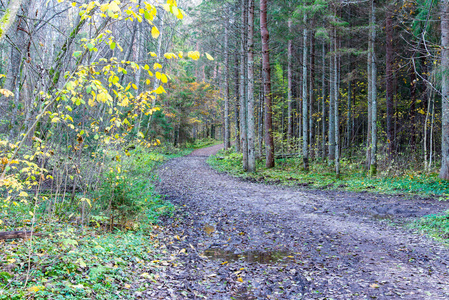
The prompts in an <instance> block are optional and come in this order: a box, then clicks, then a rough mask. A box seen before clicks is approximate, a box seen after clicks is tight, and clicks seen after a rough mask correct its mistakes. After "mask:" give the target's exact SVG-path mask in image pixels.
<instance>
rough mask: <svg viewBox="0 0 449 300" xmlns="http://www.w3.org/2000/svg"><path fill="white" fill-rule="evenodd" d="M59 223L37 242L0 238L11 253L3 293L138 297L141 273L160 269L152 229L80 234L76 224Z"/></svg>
mask: <svg viewBox="0 0 449 300" xmlns="http://www.w3.org/2000/svg"><path fill="white" fill-rule="evenodd" d="M57 229H58V232H57V233H55V234H52V235H51V236H49V237H46V238H36V239H34V240H33V241H32V243H31V242H30V241H27V242H23V241H19V242H4V243H2V244H0V248H1V250H2V251H5V252H4V253H7V255H6V256H5V257H3V261H2V262H1V264H2V272H0V299H29V298H33V297H34V299H48V298H50V299H119V298H120V299H122V298H128V299H133V297H132V293H134V292H135V291H137V290H144V289H145V286H144V283H142V282H141V283H137V280H136V279H137V278H142V277H141V274H143V273H151V270H152V271H153V272H155V270H156V268H155V267H154V265H155V264H154V263H152V261H153V260H155V259H156V258H157V257H158V254H157V252H156V251H155V249H154V246H153V243H152V242H151V239H150V238H151V234H150V233H143V232H131V231H128V232H115V233H101V234H99V233H98V232H96V231H94V230H86V231H84V233H83V234H82V235H80V234H79V233H77V230H76V228H74V227H73V226H70V225H66V226H63V227H62V226H61V227H58V228H57ZM30 248H32V249H33V251H32V254H31V255H29V249H30ZM28 266H30V270H29V273H28ZM27 277H28V278H29V280H28V282H27V280H26V278H27Z"/></svg>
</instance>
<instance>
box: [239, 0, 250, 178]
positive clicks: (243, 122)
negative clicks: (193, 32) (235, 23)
mask: <svg viewBox="0 0 449 300" xmlns="http://www.w3.org/2000/svg"><path fill="white" fill-rule="evenodd" d="M247 3H248V0H242V3H241V11H242V30H241V37H240V38H241V40H242V44H241V48H240V55H241V62H240V140H241V143H240V146H241V150H242V153H243V170H244V171H247V170H248V128H247V103H246V100H247V99H246V93H245V89H246V78H245V73H246V64H245V62H246V59H245V57H246V54H247V53H246V42H247V41H246V35H247V34H246V33H247V23H248V15H247Z"/></svg>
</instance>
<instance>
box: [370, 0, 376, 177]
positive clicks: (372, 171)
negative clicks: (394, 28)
mask: <svg viewBox="0 0 449 300" xmlns="http://www.w3.org/2000/svg"><path fill="white" fill-rule="evenodd" d="M375 5H376V2H375V0H371V20H372V22H371V25H370V27H371V28H370V29H371V38H370V39H371V49H370V52H371V81H372V82H371V105H372V107H371V113H372V116H371V144H372V146H371V160H370V175H371V176H376V173H377V82H376V81H377V65H376V55H375V52H374V45H375V44H376V43H375V42H376V25H375V22H376V15H375V14H376V6H375Z"/></svg>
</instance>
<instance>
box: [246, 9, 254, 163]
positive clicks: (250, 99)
mask: <svg viewBox="0 0 449 300" xmlns="http://www.w3.org/2000/svg"><path fill="white" fill-rule="evenodd" d="M247 118H248V119H247V121H248V123H247V125H248V172H254V171H256V151H255V150H256V149H255V136H256V134H255V129H254V127H255V126H254V0H248V115H247Z"/></svg>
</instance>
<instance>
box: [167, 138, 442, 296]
mask: <svg viewBox="0 0 449 300" xmlns="http://www.w3.org/2000/svg"><path fill="white" fill-rule="evenodd" d="M221 147H222V145H217V146H214V147H211V148H206V149H200V150H197V151H195V152H193V153H192V154H191V155H190V156H188V157H183V158H177V159H174V160H171V161H169V162H168V163H166V164H165V165H164V166H163V167H162V168H161V169H160V170H159V176H160V178H161V182H160V184H159V187H158V188H159V191H161V192H163V193H164V194H167V195H168V197H169V199H171V200H172V201H173V202H175V203H176V204H179V205H180V206H185V208H183V209H184V212H185V213H187V215H186V216H185V217H184V218H183V219H182V220H178V221H175V222H174V224H176V225H175V227H176V228H177V229H179V230H181V229H182V232H183V234H184V236H185V238H184V239H183V240H182V241H180V242H179V245H178V247H186V249H190V248H193V249H195V251H192V253H191V255H190V256H188V257H189V259H186V261H184V263H183V267H182V270H181V271H180V274H182V276H184V277H182V276H181V275H180V276H181V278H185V280H184V281H183V282H184V283H183V284H184V285H185V286H184V288H186V289H188V290H189V291H193V293H194V295H196V294H197V293H198V294H202V295H204V296H205V297H206V298H208V299H231V297H234V299H367V298H370V299H449V285H448V284H449V275H448V258H449V251H448V250H447V248H445V247H444V246H442V245H440V244H438V243H437V242H434V241H432V240H430V239H428V238H426V237H425V236H422V235H419V234H416V233H412V232H410V231H408V230H406V229H404V228H402V227H399V226H392V225H391V224H390V223H389V221H379V220H377V219H378V218H374V217H375V214H373V212H376V211H383V210H382V209H379V207H380V208H382V207H388V208H391V207H393V208H396V209H390V210H389V216H390V217H393V218H399V219H400V218H402V217H403V215H402V214H401V213H403V212H404V211H406V212H407V211H409V212H410V211H412V212H413V213H412V214H405V215H404V216H407V217H408V216H410V215H416V216H421V215H424V214H427V213H430V212H435V211H438V210H442V209H445V208H446V209H447V205H446V204H440V203H436V202H433V201H430V200H419V199H418V200H406V199H403V198H396V197H392V196H381V195H369V194H357V193H348V192H338V191H327V192H322V191H311V190H310V191H307V190H300V189H298V188H292V187H283V186H272V185H264V184H260V183H251V182H246V181H243V180H240V179H236V178H232V177H230V176H228V175H226V174H220V173H218V172H216V171H214V170H212V169H211V168H210V167H209V166H208V165H207V163H206V156H208V155H210V154H211V153H215V152H216V151H218V149H220V148H221ZM412 201H415V202H412ZM395 212H396V213H395ZM373 216H374V217H373ZM399 219H398V221H400V220H399ZM393 221H395V220H393ZM208 228H209V229H208ZM189 246H190V248H189ZM207 249H209V250H210V249H216V251H217V253H221V254H223V253H233V254H234V255H236V256H235V257H237V258H241V259H240V260H235V261H228V262H223V260H224V259H226V258H229V256H223V257H222V259H221V260H220V256H218V260H210V259H206V258H205V257H204V256H203V255H202V253H204V251H205V250H207ZM214 251H215V250H214ZM245 253H261V254H263V253H281V254H279V255H282V253H289V255H288V258H286V257H284V258H285V259H284V260H280V261H277V262H273V263H271V264H260V263H256V262H252V261H250V260H248V259H246V260H245V257H247V256H245ZM239 254H242V255H240V256H239ZM180 295H182V294H180ZM192 295H193V294H192ZM180 297H181V298H182V296H180ZM239 297H240V298H239ZM187 298H188V297H187Z"/></svg>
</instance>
